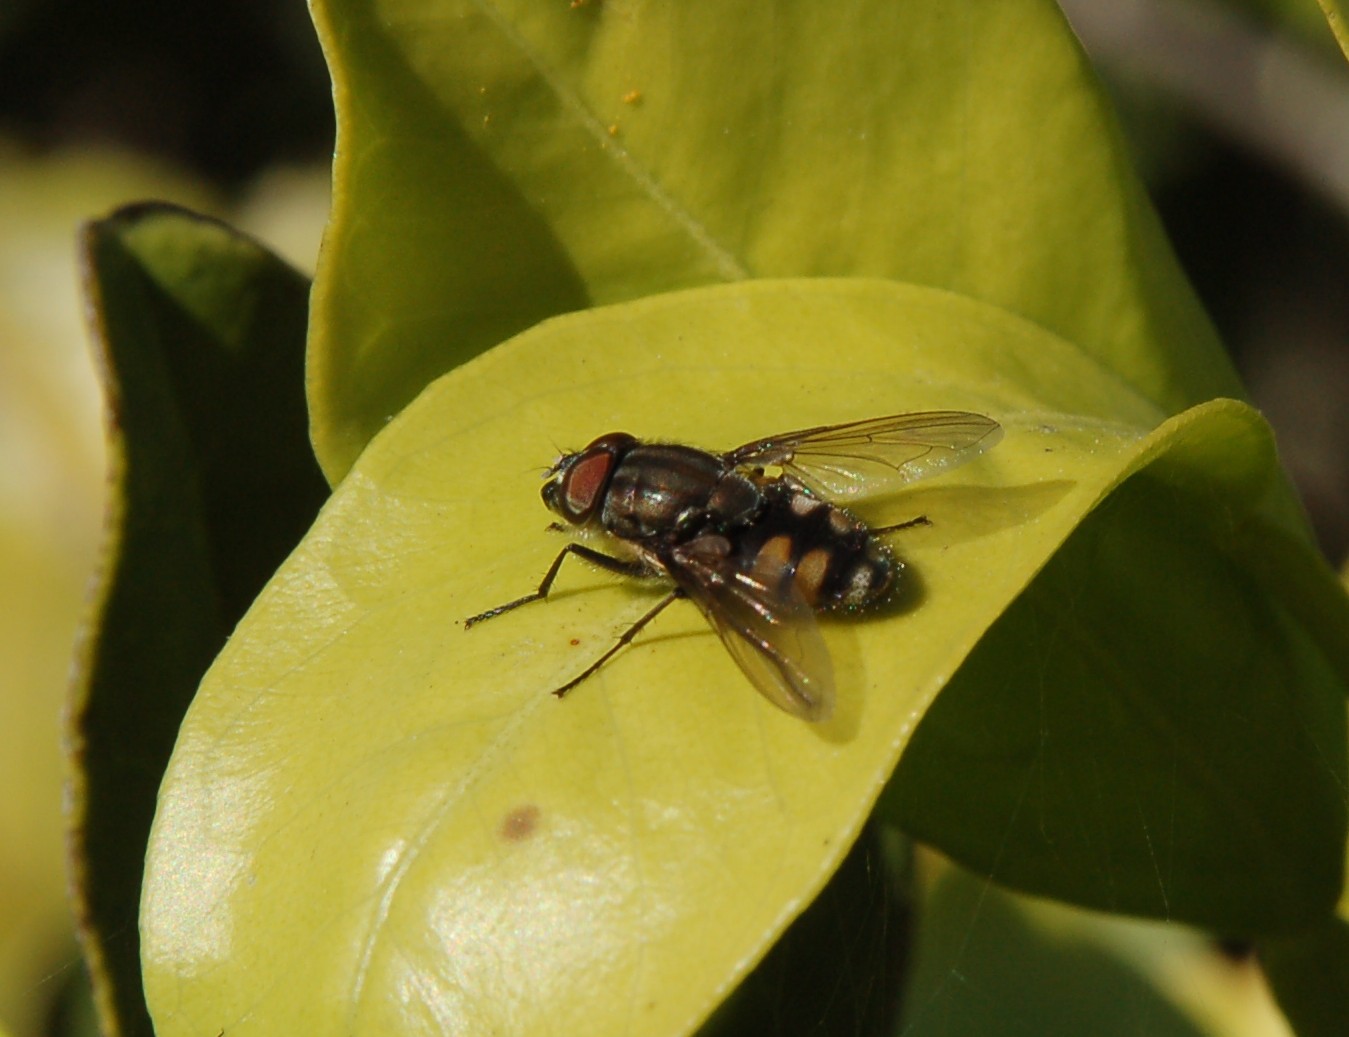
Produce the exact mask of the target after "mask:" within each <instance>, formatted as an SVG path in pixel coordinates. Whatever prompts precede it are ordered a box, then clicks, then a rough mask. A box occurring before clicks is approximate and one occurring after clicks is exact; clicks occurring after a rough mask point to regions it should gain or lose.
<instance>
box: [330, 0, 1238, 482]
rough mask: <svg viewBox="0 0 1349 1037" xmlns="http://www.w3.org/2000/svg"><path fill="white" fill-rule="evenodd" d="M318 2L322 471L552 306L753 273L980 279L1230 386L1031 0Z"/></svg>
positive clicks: (1052, 322)
mask: <svg viewBox="0 0 1349 1037" xmlns="http://www.w3.org/2000/svg"><path fill="white" fill-rule="evenodd" d="M313 9H314V16H315V22H316V24H317V26H318V29H319V35H320V37H321V38H322V40H323V42H324V49H325V52H326V54H327V57H328V62H329V66H330V68H331V69H332V74H333V78H334V83H335V98H336V102H337V115H338V150H337V158H336V165H335V168H334V198H333V221H332V224H331V226H330V228H329V233H328V236H327V239H326V241H325V247H324V252H323V256H322V259H321V262H320V265H319V270H318V274H317V279H316V285H315V304H314V311H313V312H314V321H313V325H312V327H311V330H310V378H311V380H310V401H311V410H312V412H313V420H314V441H315V444H316V448H317V450H318V454H319V458H320V461H321V463H322V464H323V466H324V470H325V471H326V472H327V473H328V475H329V478H330V479H332V480H334V481H335V480H336V479H338V478H340V477H341V475H342V474H343V473H345V472H346V470H347V469H348V468H349V467H350V465H351V463H352V461H353V460H354V458H355V457H356V455H357V454H358V453H359V452H360V450H361V449H362V448H363V447H364V445H365V443H366V442H367V441H368V440H369V439H370V437H371V436H372V435H373V434H374V433H375V432H376V431H378V430H379V429H380V428H382V427H383V425H384V423H385V422H386V421H388V419H389V418H390V417H391V416H392V415H394V414H396V413H398V411H399V410H400V409H401V408H402V407H403V406H404V405H405V404H406V403H407V402H408V401H409V400H411V399H412V398H413V397H414V396H415V395H416V394H417V393H418V392H420V391H421V389H422V388H423V387H424V386H425V385H426V384H427V383H428V382H429V381H430V380H431V379H432V378H433V377H435V376H436V375H438V374H439V373H441V372H443V371H446V370H448V369H450V368H451V367H453V366H454V365H456V364H458V363H462V362H463V361H464V360H467V359H468V358H470V357H472V356H475V355H477V354H478V353H480V352H481V351H482V350H484V349H486V348H489V347H490V346H493V345H495V344H496V343H497V342H499V341H501V340H503V339H505V338H507V337H509V336H510V335H512V334H514V333H517V332H519V331H522V330H524V329H525V328H527V327H529V326H530V325H532V324H533V323H535V322H536V321H538V320H540V319H542V318H544V317H547V316H551V315H554V314H557V313H562V312H567V311H572V310H578V309H582V308H584V307H586V306H588V305H593V304H596V303H612V302H620V301H624V300H630V299H636V298H640V297H642V296H646V295H651V294H654V293H659V292H664V291H670V290H673V289H678V288H685V287H689V286H693V285H699V284H708V283H713V282H718V281H739V280H744V279H748V278H756V277H806V276H874V277H888V278H894V279H897V280H903V281H911V282H915V283H919V284H928V285H933V286H937V287H941V288H948V289H951V290H954V291H958V292H961V293H962V294H965V295H969V296H972V297H974V298H978V299H983V300H985V301H987V302H990V303H993V304H996V305H998V306H1001V307H1003V308H1005V309H1007V310H1009V311H1010V312H1012V313H1017V314H1020V315H1021V316H1023V317H1025V318H1026V319H1028V320H1031V321H1033V322H1035V323H1037V324H1040V325H1042V326H1043V327H1045V328H1047V329H1049V330H1050V331H1052V332H1054V333H1056V334H1059V335H1062V336H1064V337H1065V338H1068V339H1070V340H1072V341H1074V342H1077V343H1079V344H1080V345H1081V347H1082V348H1083V349H1084V350H1085V351H1086V352H1087V353H1089V354H1091V355H1094V356H1096V357H1097V358H1098V359H1099V360H1100V362H1102V363H1103V364H1105V365H1106V366H1107V367H1108V368H1109V369H1111V370H1112V371H1114V372H1115V373H1116V374H1117V375H1118V376H1119V377H1120V378H1121V380H1122V381H1124V382H1125V383H1127V384H1129V385H1130V386H1132V387H1133V388H1134V389H1135V391H1137V392H1138V393H1140V394H1141V395H1144V396H1146V397H1147V398H1149V399H1152V400H1153V401H1155V402H1156V403H1157V404H1158V405H1159V406H1161V407H1163V408H1164V409H1166V410H1167V411H1175V410H1179V409H1181V408H1183V407H1185V406H1189V405H1192V404H1195V403H1198V402H1201V401H1203V400H1206V399H1209V398H1211V397H1214V396H1224V395H1225V396H1236V395H1239V394H1240V392H1241V390H1240V387H1239V385H1238V383H1237V381H1236V379H1235V377H1234V376H1233V374H1232V372H1231V369H1230V367H1229V365H1228V363H1227V361H1226V358H1225V357H1224V356H1223V354H1222V351H1221V349H1220V348H1219V346H1218V344H1217V341H1216V338H1215V337H1214V335H1213V333H1212V331H1211V329H1210V328H1209V326H1208V323H1207V321H1206V319H1205V317H1204V316H1203V314H1202V312H1201V311H1200V309H1199V307H1198V306H1197V304H1196V303H1195V300H1194V298H1193V296H1192V294H1191V293H1190V290H1189V288H1188V286H1187V285H1186V283H1185V281H1184V279H1183V277H1182V276H1181V275H1180V273H1179V272H1178V270H1177V268H1176V265H1175V261H1174V259H1173V257H1172V255H1171V252H1170V249H1169V247H1168V246H1167V244H1166V243H1165V241H1164V239H1163V237H1162V235H1161V233H1160V230H1159V227H1158V224H1157V221H1156V219H1155V216H1154V215H1153V213H1152V210H1151V208H1150V205H1149V203H1148V201H1147V199H1146V197H1145V195H1144V193H1143V190H1142V188H1141V186H1140V184H1139V183H1138V181H1137V178H1136V177H1135V175H1134V174H1133V172H1132V170H1131V167H1130V159H1129V157H1128V154H1127V152H1126V150H1125V148H1124V146H1123V143H1122V138H1121V137H1120V136H1119V134H1118V132H1117V130H1116V127H1115V125H1114V122H1113V119H1112V117H1111V116H1110V114H1109V111H1108V107H1107V105H1106V102H1105V100H1104V98H1103V96H1102V94H1101V91H1100V88H1099V86H1098V84H1097V83H1096V81H1095V78H1094V76H1093V75H1092V73H1091V70H1090V67H1089V66H1088V64H1087V63H1086V61H1085V59H1084V57H1083V55H1082V53H1081V51H1080V49H1079V47H1078V45H1077V41H1076V40H1075V38H1074V37H1073V35H1072V33H1071V31H1070V30H1069V29H1068V27H1067V25H1066V24H1065V22H1064V21H1063V17H1062V15H1061V13H1060V11H1059V9H1058V6H1057V5H1056V4H1054V3H1052V2H1050V0H1004V2H1001V3H997V4H978V3H953V2H951V0H905V2H904V3H894V2H892V0H846V2H834V3H818V2H813V0H790V2H778V3H772V4H731V3H725V2H723V0H680V2H678V3H659V2H644V0H617V2H615V0H586V2H576V3H570V4H569V3H567V2H566V0H556V2H553V3H539V2H537V0H503V2H500V3H494V4H492V5H483V4H479V3H473V2H470V0H317V2H315V3H314V5H313Z"/></svg>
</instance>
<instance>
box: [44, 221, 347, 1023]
mask: <svg viewBox="0 0 1349 1037" xmlns="http://www.w3.org/2000/svg"><path fill="white" fill-rule="evenodd" d="M83 247H84V261H85V270H86V278H87V290H88V292H89V296H90V303H91V309H92V312H93V318H94V334H95V348H96V350H97V351H98V353H99V359H100V362H101V367H102V374H103V378H104V381H105V391H106V394H107V402H108V410H109V413H110V429H109V435H110V439H111V443H110V455H111V468H112V479H113V483H114V485H113V487H112V491H111V493H112V503H111V506H110V513H109V516H108V521H107V533H106V540H105V544H104V548H103V561H102V563H101V572H100V574H99V586H98V590H97V596H96V600H95V604H94V607H93V611H92V614H91V616H90V618H89V620H88V623H87V626H86V629H85V632H84V634H83V644H82V646H81V649H80V653H79V659H78V664H79V668H80V670H79V673H78V675H77V678H76V682H75V688H74V692H73V695H74V698H73V704H72V707H71V714H70V721H69V723H70V736H69V740H70V748H69V751H70V753H71V756H72V767H73V768H74V770H75V774H76V777H75V779H74V787H73V815H72V825H73V853H74V855H75V864H74V867H75V870H76V888H77V893H78V900H79V902H78V912H79V914H80V920H81V925H82V935H83V938H84V942H85V949H86V954H87V956H88V958H89V961H90V964H91V968H92V969H93V972H94V976H95V986H96V994H97V1000H98V1003H99V1008H100V1014H101V1017H102V1019H103V1025H104V1027H105V1031H106V1032H108V1033H126V1034H131V1033H150V1032H151V1026H150V1020H149V1016H148V1015H147V1013H146V1010H145V1005H144V1000H143V994H142V988H141V977H140V959H139V953H138V935H137V927H136V915H137V906H138V904H139V900H140V887H141V875H142V864H143V859H144V854H145V843H146V839H147V837H148V834H149V828H150V821H151V818H152V816H153V811H154V804H155V796H156V793H157V791H158V788H159V781H160V777H161V775H162V773H163V770H164V766H165V764H166V762H167V760H168V756H169V752H170V750H171V748H172V746H173V742H174V739H175V737H176V736H177V732H178V724H179V722H180V721H181V719H182V716H183V713H184V711H185V710H186V709H187V705H188V702H189V701H191V698H192V695H193V693H194V692H195V691H196V688H197V683H198V681H199V680H200V679H201V675H202V673H204V672H205V670H206V667H207V665H208V664H209V663H210V661H211V659H212V658H213V657H214V656H215V654H216V652H218V651H219V649H220V647H221V645H223V644H224V643H225V639H226V636H227V635H228V634H229V632H230V630H231V628H232V627H233V625H234V623H235V622H236V621H237V619H238V618H239V616H241V615H242V614H243V612H244V610H245V609H246V608H247V607H248V605H249V603H250V602H251V601H252V599H253V596H254V595H255V594H256V592H257V591H258V589H259V588H260V587H261V586H262V584H263V583H264V582H265V581H266V580H267V578H268V577H269V576H270V575H271V574H272V572H273V571H274V570H275V568H276V566H277V565H278V564H279V563H280V561H281V559H282V558H283V557H284V556H285V554H286V553H287V552H288V551H289V550H290V548H291V547H292V546H294V544H295V542H296V541H297V540H298V539H299V537H300V535H301V534H302V533H303V532H304V529H305V528H306V527H307V526H308V524H309V522H310V521H311V520H312V518H313V516H314V513H315V512H316V511H317V510H318V506H319V504H320V503H321V502H322V500H323V499H324V496H325V493H326V490H325V484H324V483H323V480H322V478H321V476H320V475H319V473H318V469H317V466H316V465H315V463H314V460H313V455H312V453H311V451H310V450H309V448H308V440H307V435H306V421H305V411H304V399H303V394H302V389H301V387H302V385H303V346H302V344H303V338H304V327H305V316H306V303H307V294H308V284H307V282H306V281H305V279H304V278H303V277H302V276H301V275H299V274H297V273H296V272H295V271H293V270H291V269H290V268H289V267H287V266H286V265H285V264H284V263H282V262H280V261H279V260H277V259H276V258H275V257H273V256H272V255H270V254H269V253H268V252H266V251H265V250H264V249H263V248H262V247H261V246H259V245H258V244H256V243H255V242H253V241H251V240H250V239H247V238H244V237H242V236H241V235H238V234H236V233H234V232H232V231H230V230H229V228H227V227H225V226H223V225H221V224H218V223H216V222H214V221H211V220H207V219H205V218H203V217H200V216H196V215H194V214H192V213H189V212H186V211H185V210H181V209H175V208H172V207H169V206H162V205H144V206H133V207H129V208H125V209H122V210H119V211H118V212H115V213H114V214H112V215H111V216H109V217H108V218H107V219H104V220H100V221H98V222H95V223H91V224H89V225H88V226H87V227H86V228H85V230H84V238H83Z"/></svg>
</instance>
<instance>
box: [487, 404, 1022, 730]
mask: <svg viewBox="0 0 1349 1037" xmlns="http://www.w3.org/2000/svg"><path fill="white" fill-rule="evenodd" d="M1001 436H1002V428H1001V426H999V425H998V423H997V422H996V421H994V420H992V419H991V418H986V417H984V416H983V415H981V414H970V413H967V412H964V411H926V412H921V413H911V414H895V415H891V416H889V417H884V418H871V419H869V420H866V421H854V422H849V423H847V424H843V425H820V426H817V427H815V428H808V429H801V430H800V431H797V432H784V433H782V434H780V435H776V436H768V437H767V438H765V439H756V440H754V441H753V442H752V443H746V444H745V445H744V446H739V447H736V448H735V449H734V450H731V451H728V452H727V453H724V454H714V453H708V452H707V451H704V450H698V449H696V448H695V447H690V446H682V445H679V444H674V443H644V442H642V441H640V440H638V439H636V438H634V437H633V436H630V435H628V434H627V433H626V432H611V433H609V434H608V435H604V436H600V437H599V438H598V439H596V440H595V441H594V442H592V443H591V444H590V445H589V446H587V447H586V448H585V449H584V450H578V451H577V452H575V453H571V454H564V455H563V456H562V457H560V458H559V459H558V460H557V462H556V463H555V464H554V465H553V466H552V467H551V468H549V469H548V472H547V473H546V474H545V476H544V479H545V480H546V481H545V482H544V484H543V491H542V492H543V501H544V504H546V505H547V506H548V508H549V509H551V510H552V511H553V512H554V513H556V514H557V515H559V516H560V517H561V518H563V519H564V520H566V522H568V523H569V524H570V525H571V526H573V527H575V528H577V529H578V530H582V531H586V532H599V533H602V534H606V535H607V540H608V543H609V544H610V545H611V546H612V547H613V548H614V550H615V554H607V553H605V552H604V551H599V550H596V549H595V548H593V547H589V546H587V545H586V544H581V543H575V542H573V543H570V544H568V545H567V546H566V547H564V548H563V549H562V550H561V551H560V552H559V553H558V555H557V557H556V558H555V559H554V560H553V564H552V565H550V566H549V567H548V571H547V572H546V573H544V576H543V580H542V581H541V582H540V583H539V586H538V589H537V590H535V591H533V592H532V593H530V594H526V595H525V596H524V597H521V598H516V599H515V600H514V601H508V602H506V603H505V604H504V605H498V606H497V607H496V608H491V609H488V610H487V611H486V612H480V613H479V614H478V615H476V616H472V617H470V618H469V619H467V620H465V621H464V627H465V628H468V627H471V626H473V625H475V624H477V623H480V622H482V621H483V620H485V619H492V618H494V617H496V616H500V615H502V614H503V613H506V612H510V611H511V610H512V609H516V608H519V607H520V606H521V605H527V604H529V603H530V602H532V601H539V600H541V599H544V598H546V597H547V596H548V592H549V590H550V589H551V588H552V586H553V582H554V581H555V580H556V579H557V574H558V571H559V570H560V569H561V568H562V563H563V562H564V561H565V560H566V559H567V557H568V556H569V555H575V556H577V557H578V558H582V559H584V560H585V561H587V562H590V563H591V564H593V565H596V566H598V567H599V568H601V569H605V570H607V571H609V572H613V573H617V574H619V575H621V576H628V577H632V578H635V579H663V580H666V581H667V582H669V583H671V584H673V586H672V587H671V589H670V591H669V593H668V594H666V595H665V597H663V598H662V599H661V600H660V601H659V602H657V603H656V604H655V605H654V606H653V607H652V608H651V609H650V610H648V611H647V613H646V614H645V615H643V616H642V617H641V618H640V619H638V620H637V621H636V622H635V623H633V624H632V625H631V626H630V627H628V629H627V630H625V631H624V632H623V633H622V634H621V635H620V636H619V637H618V638H617V640H616V641H615V642H614V643H613V644H612V645H611V646H609V648H608V649H607V650H606V651H605V652H604V653H603V654H602V655H600V656H599V657H598V658H597V659H595V661H594V662H592V663H591V664H590V665H589V666H588V667H586V668H585V669H584V670H583V671H581V672H580V673H579V674H577V675H576V676H575V677H573V678H572V679H571V680H569V681H568V682H567V683H566V684H564V685H562V686H561V687H560V688H557V689H555V690H554V692H553V694H554V695H557V696H558V697H559V698H560V697H562V696H563V695H565V694H567V692H569V691H571V690H572V689H573V688H575V687H576V686H577V685H578V684H580V683H581V682H582V681H584V680H585V679H586V678H587V677H589V676H591V674H593V673H595V671H597V670H598V669H599V668H600V667H601V666H603V665H604V664H605V663H606V662H608V661H609V660H610V659H611V658H613V656H614V655H615V654H617V653H618V652H619V651H620V650H621V649H622V648H623V647H624V646H625V645H627V644H628V643H630V642H631V641H632V639H633V638H634V637H636V636H637V634H638V633H639V632H640V631H641V630H642V629H643V628H644V627H646V626H647V624H649V623H650V622H651V621H652V620H653V619H655V618H656V616H658V615H659V614H660V613H661V612H663V611H664V610H665V609H666V608H667V607H669V605H670V604H671V603H672V602H674V601H675V600H677V599H679V598H688V599H689V600H690V601H692V602H693V603H694V604H695V605H697V606H698V608H699V610H700V611H701V612H702V613H703V615H704V616H705V617H706V618H707V621H708V623H710V624H711V626H712V629H713V630H715V631H716V633H717V636H718V637H720V638H721V642H722V644H723V645H724V646H725V647H726V649H727V651H728V652H730V654H731V657H732V658H733V659H734V660H735V661H736V663H737V664H738V665H739V667H740V668H741V670H743V671H744V673H745V675H746V676H747V677H748V678H749V679H750V681H751V682H752V683H753V685H754V687H755V688H757V689H758V690H759V691H760V692H762V693H763V695H764V696H765V697H766V698H767V699H768V700H769V701H770V702H772V703H773V704H774V705H776V706H779V707H780V708H782V709H784V710H786V711H787V712H788V713H791V714H792V715H793V716H798V717H801V718H803V719H805V720H811V721H823V720H825V719H827V718H828V717H829V715H830V712H831V710H832V708H833V700H834V689H833V667H832V665H831V664H830V661H829V653H828V650H827V649H826V647H825V644H824V639H823V638H822V637H821V636H820V631H819V627H818V624H817V622H816V615H817V614H818V613H824V612H856V611H858V610H861V609H864V608H866V607H867V606H869V605H873V604H875V603H877V602H879V601H880V600H882V599H883V598H884V597H885V596H886V595H887V594H889V593H890V592H891V591H893V590H894V588H895V586H896V584H897V583H898V581H899V579H900V578H901V574H902V572H903V568H904V567H903V563H902V562H900V561H899V560H898V559H897V558H895V556H894V555H893V554H892V553H891V551H890V548H889V547H888V546H887V545H886V544H885V542H884V541H883V540H882V539H881V536H882V534H885V533H890V532H893V531H895V530H897V529H903V528H905V527H908V526H914V525H923V524H926V523H927V519H926V518H924V517H921V516H920V517H919V518H916V519H911V520H910V521H908V522H904V523H900V524H898V525H894V526H884V527H878V528H875V529H873V528H870V527H868V526H867V525H866V524H865V523H864V522H862V521H861V520H860V519H858V518H857V517H856V516H854V515H853V514H852V513H851V512H850V511H848V510H847V509H846V508H844V507H843V506H842V505H841V504H839V503H835V501H837V500H848V501H852V500H857V499H860V498H862V497H865V496H867V495H870V494H873V493H876V492H878V491H881V490H886V489H892V488H894V487H896V486H901V485H904V484H906V483H910V482H913V481H915V480H917V479H922V478H925V477H927V476H929V475H932V474H934V473H936V472H939V471H946V470H947V469H950V468H954V467H955V466H956V465H959V464H964V463H965V462H966V461H969V460H970V459H972V458H974V457H977V456H978V455H979V454H981V453H983V452H984V451H985V450H988V449H989V448H990V447H992V446H993V445H994V444H995V443H997V442H998V440H999V439H1000V438H1001ZM770 471H771V472H774V473H775V474H770ZM831 498H833V499H831ZM616 555H617V556H616Z"/></svg>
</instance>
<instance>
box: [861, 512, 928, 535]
mask: <svg viewBox="0 0 1349 1037" xmlns="http://www.w3.org/2000/svg"><path fill="white" fill-rule="evenodd" d="M930 525H932V520H931V519H929V518H928V517H927V516H926V515H919V516H918V517H917V518H911V519H909V520H908V521H907V522H896V523H895V524H894V525H893V526H880V527H878V528H874V529H872V530H871V533H872V535H873V536H880V535H881V534H882V533H896V532H898V531H899V530H901V529H912V528H913V527H914V526H930Z"/></svg>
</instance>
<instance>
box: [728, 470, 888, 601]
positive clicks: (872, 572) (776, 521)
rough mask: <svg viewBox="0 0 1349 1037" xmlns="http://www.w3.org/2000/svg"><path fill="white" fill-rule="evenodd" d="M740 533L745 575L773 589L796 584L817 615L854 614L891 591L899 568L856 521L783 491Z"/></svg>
mask: <svg viewBox="0 0 1349 1037" xmlns="http://www.w3.org/2000/svg"><path fill="white" fill-rule="evenodd" d="M767 498H768V507H767V508H766V509H765V511H764V512H763V514H762V516H761V517H760V518H759V519H758V520H757V521H756V522H755V523H754V524H753V526H751V527H748V528H746V529H744V530H742V531H741V533H740V536H739V538H738V539H739V545H738V546H739V551H740V555H741V558H742V560H743V561H742V564H743V565H744V567H745V570H746V571H747V572H749V573H750V574H752V575H753V577H754V578H755V579H756V580H757V581H758V582H760V583H762V584H764V585H765V586H767V587H771V588H773V589H774V590H785V589H786V587H787V585H788V584H792V585H794V588H795V590H796V592H797V593H799V594H800V596H801V597H802V598H804V599H805V601H806V603H807V604H808V605H810V607H811V608H813V609H815V610H817V611H821V612H824V611H830V610H833V609H843V610H854V609H860V608H863V607H865V606H867V605H870V604H873V603H874V602H876V601H878V600H880V599H881V598H882V597H884V596H885V595H886V593H888V592H889V590H890V588H891V586H892V584H893V583H894V579H895V575H896V573H897V572H898V570H899V568H900V566H899V563H898V562H897V561H896V560H895V559H894V557H893V556H892V555H891V554H890V551H889V549H888V548H887V547H886V546H885V544H884V543H882V542H881V541H880V540H878V539H877V538H876V537H874V536H872V535H871V532H870V530H868V529H867V527H866V526H865V525H864V524H863V523H861V522H859V521H858V520H857V519H856V518H854V517H853V516H852V515H850V514H849V513H848V512H846V511H844V510H843V509H842V508H839V507H836V506H835V505H833V504H830V503H829V502H827V501H823V500H820V499H818V498H816V497H811V496H809V495H808V494H805V493H802V492H800V491H798V490H795V489H792V488H787V487H784V489H783V490H782V492H777V493H770V494H768V495H767Z"/></svg>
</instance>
